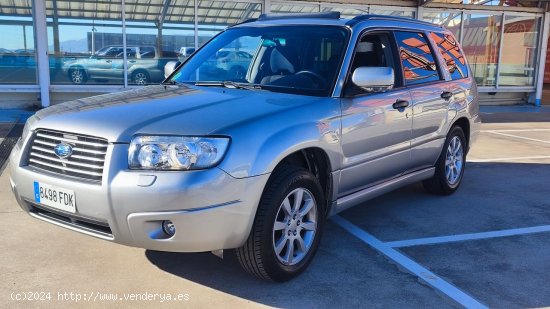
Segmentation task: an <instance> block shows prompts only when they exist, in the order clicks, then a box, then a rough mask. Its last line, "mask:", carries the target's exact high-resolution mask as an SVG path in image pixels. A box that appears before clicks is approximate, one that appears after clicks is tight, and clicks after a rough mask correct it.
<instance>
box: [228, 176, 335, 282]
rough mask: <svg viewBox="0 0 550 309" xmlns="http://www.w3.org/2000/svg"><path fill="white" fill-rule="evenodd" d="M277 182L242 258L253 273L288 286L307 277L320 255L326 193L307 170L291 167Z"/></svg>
mask: <svg viewBox="0 0 550 309" xmlns="http://www.w3.org/2000/svg"><path fill="white" fill-rule="evenodd" d="M272 177H273V178H272V180H270V182H269V183H268V185H267V187H266V189H265V191H264V193H263V195H262V198H261V201H260V204H259V206H258V211H257V213H256V218H255V220H254V225H253V227H252V231H251V232H250V235H249V237H248V240H247V241H246V243H245V244H244V246H242V247H241V248H238V249H236V253H237V258H238V260H239V262H240V264H241V266H242V267H243V268H244V269H245V270H246V271H247V272H249V273H251V274H253V275H255V276H257V277H259V278H261V279H268V280H273V281H287V280H290V279H292V278H294V277H295V276H297V275H299V274H300V273H301V272H303V271H304V270H305V269H306V268H307V266H308V265H309V263H310V262H311V260H312V259H313V256H314V255H315V252H316V251H317V247H318V245H319V240H320V238H321V232H322V230H323V226H324V217H325V216H324V213H325V212H324V202H323V201H324V199H323V192H322V190H321V185H320V184H319V181H318V180H317V178H316V177H315V176H314V175H313V174H311V173H310V172H308V171H306V170H304V169H299V168H295V167H292V166H289V167H285V168H282V169H279V170H278V171H276V173H275V174H274V175H273V176H272Z"/></svg>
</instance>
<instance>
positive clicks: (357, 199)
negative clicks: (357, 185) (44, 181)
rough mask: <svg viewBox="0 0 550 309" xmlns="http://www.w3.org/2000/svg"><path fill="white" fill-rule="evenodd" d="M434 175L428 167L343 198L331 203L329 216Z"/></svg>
mask: <svg viewBox="0 0 550 309" xmlns="http://www.w3.org/2000/svg"><path fill="white" fill-rule="evenodd" d="M434 174H435V167H430V168H427V169H423V170H420V171H416V172H413V173H410V174H406V175H403V176H399V177H397V178H394V179H391V180H389V181H387V182H384V183H381V184H378V185H375V186H372V187H369V188H366V189H363V190H361V191H358V192H355V193H352V194H349V195H346V196H343V197H341V198H339V199H337V200H336V201H335V202H333V204H332V207H331V208H330V213H329V216H333V215H335V214H337V213H339V212H341V211H344V210H346V209H348V208H351V207H353V206H356V205H358V204H360V203H363V202H365V201H368V200H370V199H373V198H375V197H377V196H380V195H382V194H385V193H388V192H390V191H393V190H395V189H398V188H400V187H403V186H407V185H410V184H412V183H415V182H418V181H421V180H425V179H428V178H431V177H433V175H434Z"/></svg>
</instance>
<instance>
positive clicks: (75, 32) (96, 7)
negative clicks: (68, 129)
mask: <svg viewBox="0 0 550 309" xmlns="http://www.w3.org/2000/svg"><path fill="white" fill-rule="evenodd" d="M75 17H78V18H75ZM46 18H47V19H46V21H47V25H48V55H49V61H50V81H51V83H52V84H54V85H55V84H72V85H85V84H86V85H94V84H112V85H123V84H124V73H123V71H124V67H123V49H122V8H121V3H120V1H116V0H109V1H102V2H101V3H92V2H79V3H76V2H74V1H71V0H46Z"/></svg>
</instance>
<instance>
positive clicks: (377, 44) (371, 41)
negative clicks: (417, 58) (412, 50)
mask: <svg viewBox="0 0 550 309" xmlns="http://www.w3.org/2000/svg"><path fill="white" fill-rule="evenodd" d="M393 48H394V47H393V42H392V39H391V35H390V33H389V32H375V33H367V34H365V35H364V36H363V37H361V39H360V40H359V42H358V43H357V46H356V47H355V54H354V55H353V62H352V63H351V66H350V74H349V77H348V81H347V82H346V85H347V86H346V90H345V91H346V96H355V95H361V94H366V93H368V92H367V91H365V90H363V89H361V88H359V87H357V86H355V85H354V84H353V82H352V81H351V76H352V74H353V72H354V71H355V69H357V68H359V67H390V68H393V70H394V72H395V74H394V76H395V80H394V88H398V87H401V86H402V85H401V84H402V83H401V75H400V72H399V71H398V70H399V66H397V65H396V59H395V57H394V52H393V51H392V49H393Z"/></svg>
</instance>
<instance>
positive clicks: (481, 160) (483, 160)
mask: <svg viewBox="0 0 550 309" xmlns="http://www.w3.org/2000/svg"><path fill="white" fill-rule="evenodd" d="M534 159H550V156H530V157H509V158H492V159H476V158H471V157H470V158H468V162H474V163H475V162H495V161H515V160H534Z"/></svg>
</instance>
